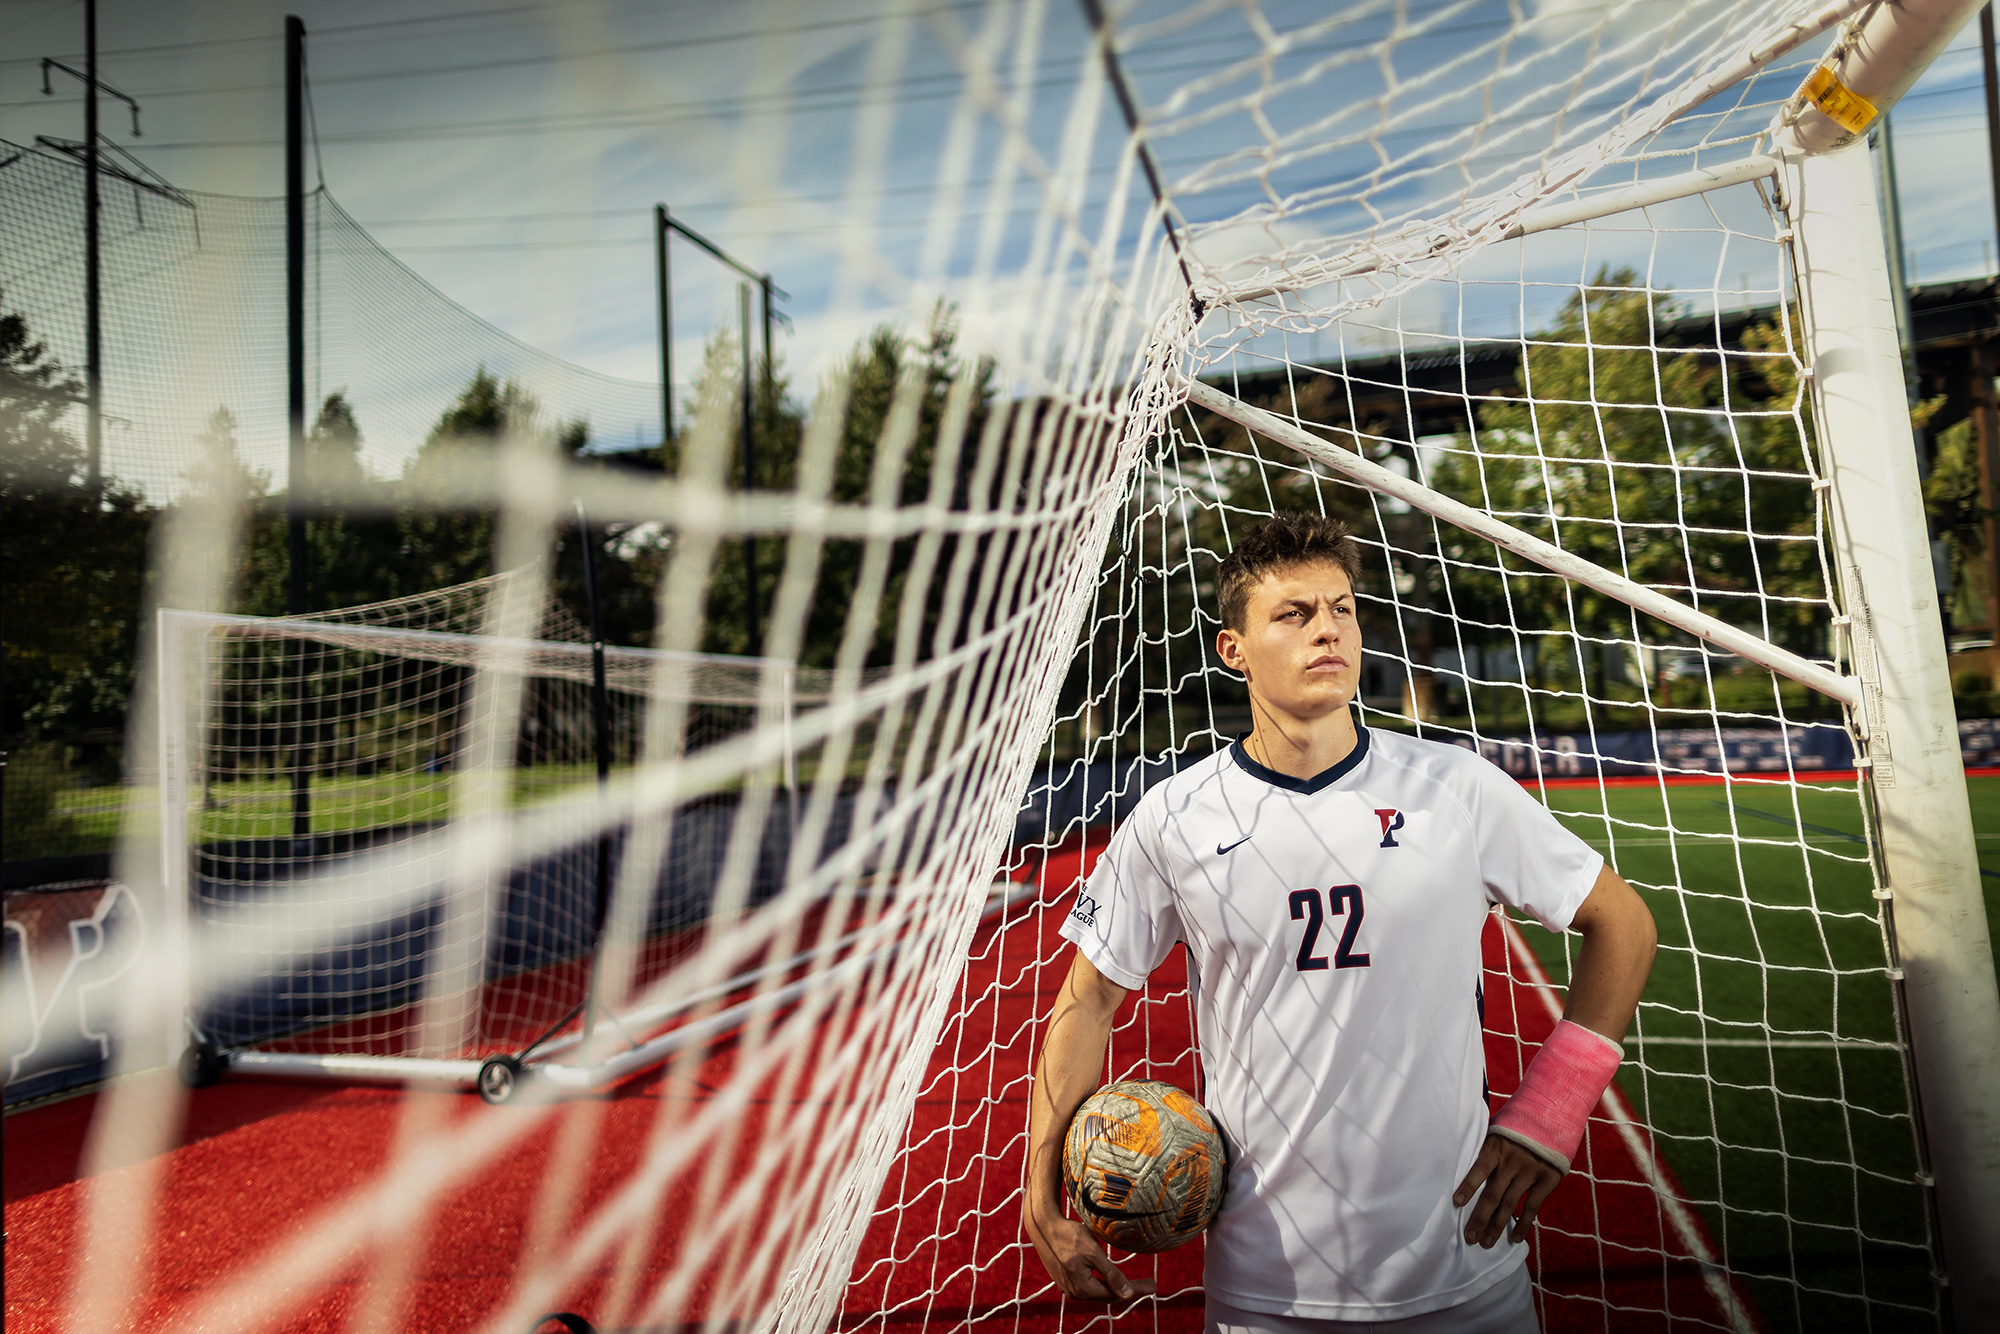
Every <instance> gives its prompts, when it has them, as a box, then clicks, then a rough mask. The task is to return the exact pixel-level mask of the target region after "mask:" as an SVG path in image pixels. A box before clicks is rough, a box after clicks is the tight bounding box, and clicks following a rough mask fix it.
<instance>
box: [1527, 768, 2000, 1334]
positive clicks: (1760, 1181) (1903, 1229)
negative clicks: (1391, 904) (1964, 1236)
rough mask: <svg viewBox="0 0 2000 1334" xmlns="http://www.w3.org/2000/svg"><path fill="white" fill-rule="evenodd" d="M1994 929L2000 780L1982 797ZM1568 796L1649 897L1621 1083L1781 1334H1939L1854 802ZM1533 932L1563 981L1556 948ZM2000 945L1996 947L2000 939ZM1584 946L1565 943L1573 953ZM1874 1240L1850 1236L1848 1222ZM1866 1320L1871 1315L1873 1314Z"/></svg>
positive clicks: (1977, 795)
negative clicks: (1933, 1332)
mask: <svg viewBox="0 0 2000 1334" xmlns="http://www.w3.org/2000/svg"><path fill="white" fill-rule="evenodd" d="M1970 792H1971V799H1972V806H1973V819H1974V824H1975V827H1976V828H1977V829H1978V830H1979V831H1980V840H1981V842H1980V847H1981V855H1980V861H1981V864H1982V867H1983V868H1984V869H1985V870H1986V872H1987V873H1986V874H1985V875H1983V876H1982V882H1983V884H1984V886H1985V889H1986V909H1987V916H1988V920H1989V922H1993V923H1994V924H1995V925H1996V927H2000V778H1975V779H1972V780H1970ZM1796 796H1797V805H1796V807H1794V805H1793V797H1794V793H1793V791H1792V790H1791V789H1787V788H1782V787H1768V788H1759V787H1751V786H1745V785H1738V786H1734V787H1729V788H1725V787H1722V786H1690V787H1679V788H1674V789H1672V790H1671V791H1670V792H1669V793H1668V794H1667V795H1665V796H1664V797H1663V796H1662V794H1661V793H1660V792H1659V790H1658V789H1656V788H1643V787H1633V788H1614V789H1611V790H1609V791H1608V792H1605V793H1602V794H1600V793H1599V792H1597V791H1595V790H1591V789H1587V788H1570V789H1557V790H1553V791H1551V792H1550V793H1549V801H1550V804H1551V806H1553V807H1554V808H1555V809H1556V810H1558V811H1560V812H1563V813H1565V815H1566V817H1567V818H1566V819H1565V823H1567V824H1569V825H1570V827H1571V828H1573V829H1575V830H1576V832H1577V833H1578V834H1580V835H1581V836H1583V837H1584V838H1586V839H1588V840H1590V841H1591V842H1592V843H1593V844H1594V845H1595V846H1597V847H1598V848H1599V849H1600V850H1601V851H1604V852H1606V853H1607V854H1609V855H1611V856H1612V857H1613V860H1614V862H1615V864H1616V865H1617V867H1618V869H1619V871H1620V872H1621V873H1622V874H1623V875H1624V876H1625V878H1626V879H1627V880H1630V881H1632V882H1633V883H1634V884H1635V885H1636V886H1637V887H1638V888H1639V890H1640V892H1641V893H1642V894H1643V895H1644V896H1645V898H1646V900H1647V903H1648V905H1649V906H1650V907H1651V908H1652V911H1653V917H1654V920H1655V921H1656V922H1657V923H1658V925H1659V931H1660V951H1659V955H1658V958H1657V959H1656V961H1655V963H1654V968H1653V976H1652V980H1651V982H1650V983H1649V985H1648V987H1647V990H1646V995H1645V999H1644V1000H1643V1001H1642V1003H1641V1006H1640V1018H1639V1025H1638V1032H1637V1033H1636V1034H1635V1035H1634V1038H1633V1039H1628V1041H1627V1044H1626V1050H1627V1053H1628V1061H1627V1064H1626V1066H1625V1068H1624V1070H1623V1072H1622V1073H1621V1075H1620V1082H1621V1083H1622V1085H1623V1087H1624V1088H1625V1091H1626V1093H1627V1094H1628V1095H1629V1096H1630V1098H1631V1100H1632V1102H1633V1105H1634V1106H1635V1107H1636V1108H1637V1109H1638V1111H1639V1113H1640V1115H1641V1117H1642V1118H1643V1119H1644V1120H1645V1121H1646V1123H1647V1124H1648V1125H1649V1126H1651V1127H1652V1129H1653V1131H1654V1134H1655V1136H1656V1140H1657V1143H1658V1144H1659V1146H1660V1149H1661V1151H1662V1152H1663V1154H1664V1156H1665V1158H1666V1160H1667V1162H1668V1164H1669V1166H1671V1167H1672V1168H1673V1170H1674V1172H1675V1174H1676V1175H1677V1176H1678V1177H1679V1178H1680V1180H1681V1182H1682V1184H1683V1187H1684V1189H1685V1191H1686V1194H1687V1195H1688V1196H1689V1198H1691V1199H1693V1200H1694V1201H1696V1202H1697V1203H1698V1204H1699V1205H1700V1206H1701V1210H1702V1213H1703V1215H1704V1217H1705V1218H1706V1220H1707V1222H1708V1225H1709V1228H1710V1231H1711V1232H1712V1233H1713V1234H1714V1236H1715V1237H1716V1239H1717V1240H1718V1241H1720V1242H1721V1243H1722V1245H1723V1247H1724V1249H1725V1253H1726V1254H1727V1255H1728V1257H1729V1260H1730V1263H1731V1265H1732V1267H1733V1268H1735V1269H1736V1270H1737V1272H1739V1273H1744V1272H1749V1273H1762V1274H1767V1275H1769V1276H1770V1281H1765V1282H1758V1281H1754V1280H1753V1281H1750V1282H1748V1283H1747V1284H1746V1286H1747V1287H1748V1288H1749V1290H1750V1293H1751V1296H1752V1298H1753V1300H1754V1301H1756V1302H1757V1304H1758V1306H1759V1308H1760V1310H1761V1311H1762V1312H1763V1314H1764V1315H1765V1316H1766V1317H1767V1318H1768V1319H1769V1320H1770V1322H1771V1325H1772V1327H1773V1328H1776V1329H1802V1330H1814V1331H1823V1330H1834V1329H1848V1328H1865V1327H1872V1328H1875V1329H1883V1328H1902V1327H1909V1328H1931V1327H1932V1321H1931V1318H1930V1317H1929V1316H1928V1315H1925V1316H1922V1317H1918V1316H1916V1315H1915V1314H1914V1313H1913V1314H1911V1315H1909V1316H1908V1317H1903V1316H1900V1315H1899V1314H1898V1313H1896V1312H1894V1311H1884V1310H1883V1309H1882V1308H1880V1307H1875V1308H1874V1310H1873V1312H1872V1325H1871V1324H1868V1323H1865V1322H1866V1321H1868V1320H1869V1318H1870V1317H1869V1314H1868V1313H1866V1312H1865V1311H1864V1307H1863V1304H1862V1303H1861V1302H1858V1301H1854V1300H1852V1299H1848V1300H1842V1299H1840V1298H1838V1297H1823V1298H1821V1297H1811V1296H1807V1297H1798V1296H1796V1295H1795V1290H1794V1288H1793V1281H1794V1280H1796V1282H1797V1283H1798V1284H1799V1285H1801V1286H1802V1287H1806V1288H1814V1289H1823V1290H1827V1291H1829V1292H1833V1293H1846V1294H1853V1295H1854V1296H1859V1295H1860V1294H1862V1293H1863V1292H1865V1293H1866V1294H1867V1295H1868V1296H1869V1297H1870V1298H1873V1299H1877V1300H1886V1301H1890V1302H1897V1303H1910V1304H1913V1305H1918V1306H1923V1307H1926V1308H1928V1307H1929V1306H1930V1305H1931V1303H1932V1288H1931V1283H1930V1279H1929V1272H1928V1262H1927V1260H1926V1259H1925V1258H1924V1253H1923V1251H1922V1249H1921V1247H1922V1244H1923V1238H1924V1233H1925V1221H1924V1214H1923V1199H1922V1195H1921V1192H1920V1191H1919V1189H1918V1187H1917V1186H1916V1185H1915V1183H1914V1174H1915V1169H1916V1156H1915V1149H1914V1147H1913V1140H1912V1131H1911V1123H1910V1119H1909V1115H1908V1105H1909V1104H1908V1099H1907V1096H1906V1094H1905V1092H1904V1084H1903V1072H1902V1063H1901V1059H1900V1057H1899V1056H1898V1054H1897V1053H1896V1051H1895V1049H1894V1047H1893V1046H1890V1045H1887V1044H1890V1043H1892V1042H1893V1040H1894V1037H1895V1020H1894V1012H1893V1010H1892V1008H1891V998H1890V991H1889V984H1888V982H1887V980H1886V978H1885V976H1884V972H1883V951H1882V942H1881V933H1880V930H1879V928H1878V927H1877V925H1876V921H1875V916H1876V912H1875V908H1876V905H1875V901H1874V899H1873V896H1872V894H1871V892H1870V891H1871V880H1870V876H1869V872H1868V867H1867V862H1866V859H1865V852H1866V849H1865V845H1864V844H1863V843H1862V841H1861V827H1862V817H1861V810H1860V807H1859V804H1858V800H1857V797H1856V794H1855V792H1854V791H1853V789H1852V788H1851V787H1849V788H1847V789H1845V790H1842V789H1840V788H1837V787H1833V788H1828V789H1824V790H1814V789H1800V790H1798V792H1797V794H1796ZM1524 934H1525V935H1526V937H1527V938H1528V940H1529V942H1530V944H1531V945H1532V946H1533V947H1534V948H1535V950H1536V951H1537V953H1538V955H1539V956H1540V957H1541V959H1542V961H1543V962H1544V964H1545V965H1547V966H1548V967H1549V969H1550V971H1551V973H1552V975H1553V976H1554V977H1555V978H1556V980H1557V981H1563V980H1566V978H1567V960H1566V957H1565V949H1564V942H1563V940H1561V939H1558V938H1556V937H1554V936H1551V935H1550V934H1549V933H1547V932H1545V931H1543V930H1541V929H1539V928H1537V927H1534V926H1529V927H1528V928H1526V930H1525V932H1524ZM1996 936H2000V930H1997V931H1996ZM1572 939H1573V938H1572ZM1857 1219H1858V1220H1859V1223H1860V1229H1859V1230H1860V1233H1861V1234H1862V1235H1863V1236H1864V1237H1865V1238H1866V1240H1865V1241H1862V1242H1857V1240H1856V1223H1857ZM1870 1305H1872V1303H1870Z"/></svg>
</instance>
